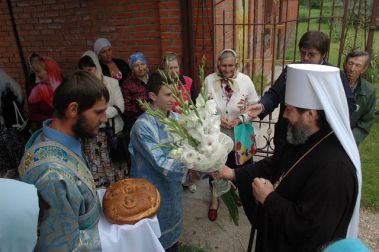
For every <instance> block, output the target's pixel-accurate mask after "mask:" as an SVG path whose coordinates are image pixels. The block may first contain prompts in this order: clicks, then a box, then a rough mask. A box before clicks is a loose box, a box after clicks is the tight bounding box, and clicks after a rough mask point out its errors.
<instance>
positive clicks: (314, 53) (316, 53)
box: [300, 49, 321, 58]
mask: <svg viewBox="0 0 379 252" xmlns="http://www.w3.org/2000/svg"><path fill="white" fill-rule="evenodd" d="M300 55H301V57H302V58H304V57H306V56H308V58H315V57H317V56H319V55H321V53H320V52H319V51H307V50H305V49H300Z"/></svg>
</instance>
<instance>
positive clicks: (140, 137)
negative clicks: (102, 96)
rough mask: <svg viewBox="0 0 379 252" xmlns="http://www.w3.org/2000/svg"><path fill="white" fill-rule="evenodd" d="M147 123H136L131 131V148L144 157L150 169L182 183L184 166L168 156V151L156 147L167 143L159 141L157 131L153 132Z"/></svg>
mask: <svg viewBox="0 0 379 252" xmlns="http://www.w3.org/2000/svg"><path fill="white" fill-rule="evenodd" d="M145 122H147V121H137V122H136V125H135V127H134V129H133V132H132V136H131V142H132V144H133V148H134V149H135V150H136V151H137V152H138V153H140V155H141V156H144V158H145V161H146V162H148V163H149V164H150V165H151V167H153V168H154V169H156V170H158V171H159V172H160V173H162V174H163V175H164V176H167V177H170V179H173V180H175V181H182V179H183V176H184V174H185V171H186V168H185V166H184V165H183V164H182V163H181V162H179V161H178V160H176V159H173V158H170V157H169V156H168V153H169V150H168V149H164V148H160V147H159V146H158V145H159V144H163V143H167V141H165V142H163V141H164V140H162V139H161V137H160V136H159V132H158V131H159V129H156V130H155V131H154V132H153V130H152V127H153V126H152V125H150V127H149V126H148V125H146V123H145Z"/></svg>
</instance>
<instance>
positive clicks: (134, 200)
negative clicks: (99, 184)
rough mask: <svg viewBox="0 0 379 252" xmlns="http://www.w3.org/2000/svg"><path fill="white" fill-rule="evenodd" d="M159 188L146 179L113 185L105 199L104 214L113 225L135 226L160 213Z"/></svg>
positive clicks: (130, 180)
mask: <svg viewBox="0 0 379 252" xmlns="http://www.w3.org/2000/svg"><path fill="white" fill-rule="evenodd" d="M160 203H161V198H160V195H159V192H158V190H157V188H156V187H155V186H154V185H153V184H152V183H150V182H149V181H147V180H146V179H123V180H120V181H118V182H116V183H114V184H112V185H111V186H110V187H109V188H108V189H107V191H106V192H105V194H104V197H103V212H104V215H105V217H106V218H107V220H108V221H109V222H110V223H112V224H119V225H123V224H135V223H136V222H138V221H139V220H141V219H143V218H150V217H153V216H154V215H156V214H157V213H158V211H159V207H160Z"/></svg>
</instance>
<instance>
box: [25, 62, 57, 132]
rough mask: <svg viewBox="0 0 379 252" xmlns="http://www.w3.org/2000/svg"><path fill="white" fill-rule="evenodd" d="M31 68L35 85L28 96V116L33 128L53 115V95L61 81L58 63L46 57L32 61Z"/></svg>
mask: <svg viewBox="0 0 379 252" xmlns="http://www.w3.org/2000/svg"><path fill="white" fill-rule="evenodd" d="M32 68H33V70H34V72H35V74H36V77H37V78H36V82H37V84H36V86H34V87H33V89H32V90H31V92H30V95H29V97H28V108H29V118H30V120H31V122H32V127H33V129H38V128H40V127H41V126H42V122H43V121H45V120H46V119H49V118H51V117H52V115H53V96H54V91H55V89H56V88H57V87H58V86H59V85H60V84H61V82H62V75H61V71H60V69H59V66H58V64H57V63H56V62H55V61H54V60H52V59H47V58H44V59H42V58H40V59H38V60H36V61H34V62H33V65H32Z"/></svg>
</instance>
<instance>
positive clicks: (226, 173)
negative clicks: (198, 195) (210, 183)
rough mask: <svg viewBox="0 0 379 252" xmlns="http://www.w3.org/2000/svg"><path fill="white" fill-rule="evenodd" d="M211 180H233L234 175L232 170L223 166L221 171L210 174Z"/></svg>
mask: <svg viewBox="0 0 379 252" xmlns="http://www.w3.org/2000/svg"><path fill="white" fill-rule="evenodd" d="M210 175H211V176H212V178H214V179H216V180H218V179H226V180H234V179H235V175H234V170H233V169H231V168H229V167H228V166H226V165H225V166H224V168H222V170H221V171H218V172H212V173H210Z"/></svg>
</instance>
